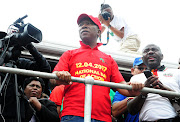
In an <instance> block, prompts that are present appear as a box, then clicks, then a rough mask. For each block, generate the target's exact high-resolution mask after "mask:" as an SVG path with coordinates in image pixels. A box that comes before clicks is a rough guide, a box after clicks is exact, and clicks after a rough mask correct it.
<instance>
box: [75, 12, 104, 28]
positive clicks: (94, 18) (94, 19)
mask: <svg viewBox="0 0 180 122" xmlns="http://www.w3.org/2000/svg"><path fill="white" fill-rule="evenodd" d="M86 17H88V18H90V19H91V20H92V21H93V22H94V23H95V24H96V25H97V26H98V27H99V29H100V30H101V29H102V27H101V23H100V21H99V19H98V18H97V17H93V16H92V15H87V14H81V15H79V17H78V19H77V24H78V25H79V23H80V22H81V20H82V19H84V18H86Z"/></svg>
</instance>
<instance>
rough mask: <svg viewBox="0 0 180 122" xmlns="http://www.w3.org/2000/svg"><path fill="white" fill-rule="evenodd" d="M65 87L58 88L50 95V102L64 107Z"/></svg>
mask: <svg viewBox="0 0 180 122" xmlns="http://www.w3.org/2000/svg"><path fill="white" fill-rule="evenodd" d="M64 87H65V86H64V85H60V86H56V87H55V88H54V89H53V90H52V92H51V94H50V100H51V101H53V102H54V103H56V105H59V106H61V105H62V99H63V96H64Z"/></svg>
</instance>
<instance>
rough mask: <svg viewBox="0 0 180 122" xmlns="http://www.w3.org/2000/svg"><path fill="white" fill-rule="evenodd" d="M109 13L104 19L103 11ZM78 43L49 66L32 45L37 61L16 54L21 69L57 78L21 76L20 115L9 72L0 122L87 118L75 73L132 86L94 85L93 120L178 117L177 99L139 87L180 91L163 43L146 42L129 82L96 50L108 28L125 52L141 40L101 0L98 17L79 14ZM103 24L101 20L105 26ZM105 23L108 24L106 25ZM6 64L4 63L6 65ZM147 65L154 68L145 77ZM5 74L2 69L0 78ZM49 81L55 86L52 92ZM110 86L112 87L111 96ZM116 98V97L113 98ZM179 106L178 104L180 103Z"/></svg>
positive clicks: (143, 121)
mask: <svg viewBox="0 0 180 122" xmlns="http://www.w3.org/2000/svg"><path fill="white" fill-rule="evenodd" d="M105 12H107V13H109V16H108V17H107V18H104V16H103V15H102V13H105ZM77 24H78V26H79V35H80V39H81V41H80V45H81V47H80V48H78V49H73V50H68V51H66V52H64V53H63V54H62V56H61V57H60V59H59V62H58V63H57V64H56V66H55V67H54V69H53V70H52V71H51V67H50V65H49V63H48V61H47V60H46V59H45V58H44V57H43V55H42V54H41V53H40V52H38V50H37V49H36V48H35V47H34V46H33V44H31V43H30V44H28V45H26V46H25V47H26V49H27V50H29V52H30V54H31V55H32V57H33V58H34V60H30V59H24V58H19V56H18V58H17V59H16V60H15V62H16V63H15V64H16V65H17V67H18V68H21V69H27V70H36V71H41V72H48V73H51V72H52V73H54V74H56V76H57V77H58V79H42V78H39V77H28V76H21V75H18V84H19V87H18V89H19V90H18V92H19V93H20V97H19V98H20V100H19V101H20V102H19V103H20V111H19V112H20V118H18V117H17V110H18V107H17V97H16V94H15V90H14V89H15V87H16V85H15V82H13V80H14V79H15V78H13V77H11V78H10V81H11V82H9V83H8V84H7V86H6V87H5V88H3V89H2V93H1V96H0V121H2V122H21V121H22V122H46V121H48V122H49V121H52V122H60V121H61V122H84V102H85V85H84V84H83V83H78V82H72V80H71V76H73V77H80V78H85V77H87V76H91V77H93V78H94V80H99V81H100V82H101V81H106V82H114V83H117V84H125V85H131V86H132V90H126V89H118V88H112V89H111V88H110V87H104V86H99V85H94V86H93V87H92V108H91V122H112V121H116V122H139V121H140V122H178V121H180V118H179V115H180V114H178V112H179V110H177V109H176V108H175V107H174V106H173V105H174V104H173V103H174V102H176V103H178V100H177V99H175V98H174V97H168V96H164V95H159V94H155V93H147V92H141V90H142V89H143V87H149V88H155V89H161V90H168V91H173V92H178V93H179V92H180V70H179V69H168V68H167V67H166V66H164V65H161V61H162V59H163V53H162V52H161V49H160V47H159V46H157V45H155V44H148V45H147V46H146V47H145V48H144V49H143V51H142V57H137V58H135V59H134V63H133V66H132V68H131V74H132V77H131V79H130V81H129V82H126V81H125V80H124V78H123V76H122V74H121V72H120V71H119V69H118V65H117V63H116V61H115V60H114V59H113V58H112V57H111V56H110V55H108V54H106V53H104V52H102V51H100V50H99V49H98V47H99V46H101V45H102V43H98V38H100V36H101V34H102V33H103V31H104V30H105V28H108V29H110V30H111V31H112V33H113V34H114V36H115V38H116V39H117V41H119V42H120V43H121V44H120V45H121V46H120V50H122V51H124V52H128V53H131V52H138V49H139V47H140V40H139V39H138V36H137V35H136V34H135V33H134V32H133V31H131V29H130V28H129V27H128V26H127V24H126V23H125V21H124V20H123V19H122V18H121V17H120V16H116V15H114V14H113V11H112V8H111V7H110V6H109V5H108V4H103V5H101V14H99V15H98V17H94V16H92V15H89V14H85V13H83V14H81V15H79V17H78V19H77ZM101 24H102V25H101ZM105 26H106V27H105ZM4 66H6V64H5V65H4ZM145 70H148V71H150V72H151V73H152V75H151V76H150V77H145V74H144V73H143V72H144V71H145ZM5 77H6V75H5V74H3V73H1V79H3V78H5ZM49 84H51V85H53V86H55V87H54V88H53V90H52V91H51V93H50V92H49ZM110 91H112V92H113V91H114V92H115V93H114V94H115V95H113V97H112V96H111V95H110ZM111 97H112V98H111ZM179 108H180V107H179Z"/></svg>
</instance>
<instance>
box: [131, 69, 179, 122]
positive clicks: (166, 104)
mask: <svg viewBox="0 0 180 122" xmlns="http://www.w3.org/2000/svg"><path fill="white" fill-rule="evenodd" d="M157 74H158V77H159V80H160V81H161V82H162V84H163V85H165V86H167V87H169V88H170V89H172V90H174V91H176V92H178V93H180V70H179V69H165V70H164V71H158V72H157ZM145 81H146V77H145V75H144V74H143V73H141V74H138V75H135V76H133V77H132V78H131V80H130V82H141V83H144V82H145ZM176 115H177V114H176V112H175V110H174V108H173V107H172V105H171V103H170V101H169V100H168V98H166V97H162V96H160V95H158V94H153V93H149V94H148V97H147V98H146V101H145V102H144V105H143V107H142V108H141V111H140V113H139V119H140V121H156V120H158V119H168V118H173V117H175V116H176Z"/></svg>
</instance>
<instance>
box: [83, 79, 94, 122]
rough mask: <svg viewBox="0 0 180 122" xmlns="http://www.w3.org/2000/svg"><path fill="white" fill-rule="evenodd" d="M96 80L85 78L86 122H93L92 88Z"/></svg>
mask: <svg viewBox="0 0 180 122" xmlns="http://www.w3.org/2000/svg"><path fill="white" fill-rule="evenodd" d="M93 83H94V79H93V78H92V77H90V76H87V77H86V78H85V86H86V87H85V104H84V122H91V105H92V86H93Z"/></svg>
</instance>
